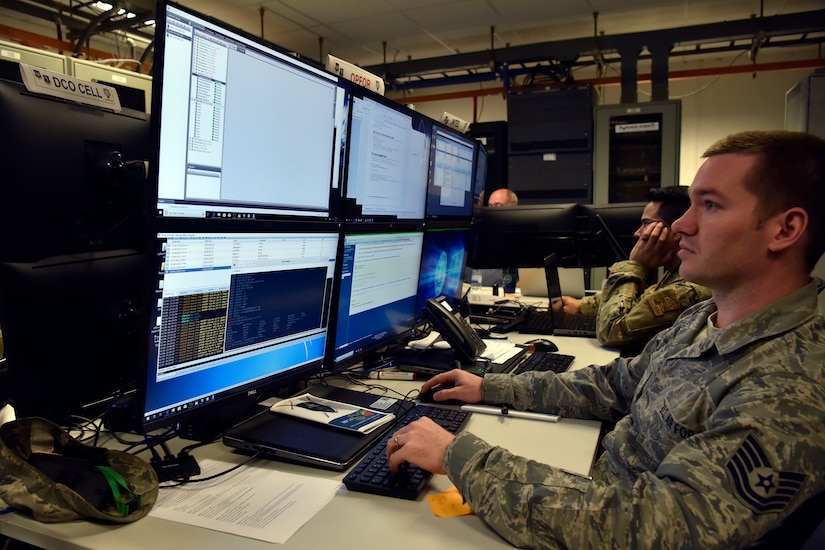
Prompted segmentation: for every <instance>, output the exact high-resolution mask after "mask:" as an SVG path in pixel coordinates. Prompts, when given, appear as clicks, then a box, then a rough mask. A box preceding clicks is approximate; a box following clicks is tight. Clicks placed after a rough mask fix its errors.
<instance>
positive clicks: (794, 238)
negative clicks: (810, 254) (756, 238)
mask: <svg viewBox="0 0 825 550" xmlns="http://www.w3.org/2000/svg"><path fill="white" fill-rule="evenodd" d="M771 224H772V227H773V228H774V231H773V233H772V237H771V242H770V244H769V246H768V248H769V250H770V251H771V252H781V251H783V250H786V249H788V248H790V247H791V246H793V245H795V244H796V243H797V242H799V241H800V240H801V239H802V238H803V236H804V235H805V230H806V229H807V228H808V213H807V212H806V211H805V209H804V208H799V207H794V208H790V209H788V210H785V211H784V212H781V213H779V214H777V215H775V216H773V218H772V220H771Z"/></svg>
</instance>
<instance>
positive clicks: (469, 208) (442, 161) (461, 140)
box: [427, 122, 476, 220]
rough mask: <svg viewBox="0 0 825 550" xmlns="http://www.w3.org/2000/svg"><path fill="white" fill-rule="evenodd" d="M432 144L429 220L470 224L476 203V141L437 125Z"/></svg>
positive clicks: (435, 123)
mask: <svg viewBox="0 0 825 550" xmlns="http://www.w3.org/2000/svg"><path fill="white" fill-rule="evenodd" d="M432 144H433V147H432V162H431V166H432V169H431V170H430V177H429V181H428V183H427V219H429V220H462V219H465V220H469V219H470V218H472V215H473V204H474V203H475V201H474V198H473V197H474V183H475V182H474V180H473V176H474V172H473V170H474V168H475V160H476V157H475V155H476V144H475V141H473V139H472V138H469V137H467V136H464V135H463V134H461V133H459V132H457V131H456V130H453V129H451V128H448V127H445V126H442V125H441V123H439V122H434V123H433V140H432Z"/></svg>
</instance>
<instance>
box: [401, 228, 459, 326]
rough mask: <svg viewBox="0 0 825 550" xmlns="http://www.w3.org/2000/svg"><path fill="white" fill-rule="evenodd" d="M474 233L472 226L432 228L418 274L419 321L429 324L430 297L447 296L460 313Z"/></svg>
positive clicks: (417, 314) (426, 235)
mask: <svg viewBox="0 0 825 550" xmlns="http://www.w3.org/2000/svg"><path fill="white" fill-rule="evenodd" d="M472 232H473V229H472V227H470V226H469V225H463V226H462V225H435V224H433V225H428V227H427V229H426V231H425V232H424V246H423V249H422V251H421V269H420V270H419V275H418V296H417V299H416V308H415V309H416V319H417V321H418V322H422V323H423V322H425V321H426V318H425V317H424V306H425V305H426V303H427V300H428V299H430V298H438V297H440V296H444V297H445V298H447V300H448V301H449V302H450V304H452V306H453V307H454V308H455V309H456V310H458V309H459V307H460V305H461V300H462V298H463V282H464V269H465V267H466V265H467V262H468V260H469V256H470V244H471V242H472Z"/></svg>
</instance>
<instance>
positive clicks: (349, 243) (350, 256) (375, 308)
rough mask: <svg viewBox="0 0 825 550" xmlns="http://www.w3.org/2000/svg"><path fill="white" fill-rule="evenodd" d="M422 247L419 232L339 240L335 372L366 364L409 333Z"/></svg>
mask: <svg viewBox="0 0 825 550" xmlns="http://www.w3.org/2000/svg"><path fill="white" fill-rule="evenodd" d="M423 242H424V233H423V232H422V231H420V230H416V231H412V230H411V231H370V232H348V233H347V234H346V235H345V236H344V242H343V255H342V257H341V271H340V275H339V277H340V281H339V282H340V284H339V288H340V290H339V300H338V308H337V310H338V314H337V318H336V323H335V341H334V346H333V349H332V360H333V369H334V370H335V371H340V370H343V369H345V368H348V367H351V366H354V365H357V364H359V363H363V364H365V365H368V364H371V363H373V362H375V361H377V360H379V359H380V358H381V357H382V355H381V354H382V352H383V350H384V349H386V348H388V347H389V346H392V345H394V344H397V343H399V342H402V341H403V340H404V338H405V337H407V336H409V335H410V334H411V333H412V330H413V329H414V327H415V321H416V297H417V292H418V270H419V266H420V263H421V250H422V246H423Z"/></svg>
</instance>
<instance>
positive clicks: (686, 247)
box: [672, 154, 769, 292]
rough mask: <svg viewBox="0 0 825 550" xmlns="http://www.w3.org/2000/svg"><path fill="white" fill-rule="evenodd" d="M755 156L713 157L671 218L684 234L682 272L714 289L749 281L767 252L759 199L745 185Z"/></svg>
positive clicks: (682, 237)
mask: <svg viewBox="0 0 825 550" xmlns="http://www.w3.org/2000/svg"><path fill="white" fill-rule="evenodd" d="M756 161H757V159H756V158H755V157H754V156H752V155H742V154H723V155H717V156H713V157H710V158H709V159H707V160H706V161H705V162H704V164H702V166H701V167H700V168H699V170H698V172H697V173H696V177H695V178H694V180H693V184H692V185H691V186H690V200H691V206H690V208H689V209H688V211H687V212H686V213H685V215H684V216H682V217H681V218H679V219H678V220H676V221H675V222H673V226H672V227H673V230H674V231H675V232H677V233H679V235H680V237H681V238H680V241H679V247H680V250H679V258H681V260H682V265H681V266H680V268H679V273H680V274H681V275H682V276H683V277H684V278H685V279H687V280H689V281H693V282H695V283H699V284H702V285H705V286H707V287H709V288H710V289H712V290H713V291H714V292H716V291H723V292H724V291H729V290H732V289H734V288H736V287H737V286H738V285H740V284H742V283H743V282H744V281H746V280H747V279H748V278H749V276H750V275H751V274H752V273H754V270H758V269H760V261H761V260H762V259H764V258H766V257H767V254H768V248H767V247H768V240H769V237H768V234H767V230H765V229H764V228H760V227H759V224H758V220H757V216H756V211H757V210H756V207H757V204H758V200H757V198H756V196H755V195H754V194H752V193H751V192H749V191H748V190H747V189H746V188H745V181H746V178H747V177H749V174H750V170H751V169H752V168H753V166H754V165H755V163H756Z"/></svg>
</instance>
